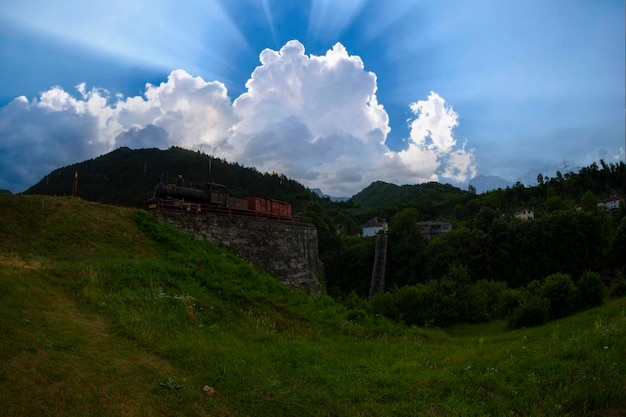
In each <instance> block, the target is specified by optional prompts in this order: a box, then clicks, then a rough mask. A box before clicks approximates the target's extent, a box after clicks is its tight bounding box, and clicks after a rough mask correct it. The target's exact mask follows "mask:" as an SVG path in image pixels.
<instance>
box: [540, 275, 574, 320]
mask: <svg viewBox="0 0 626 417" xmlns="http://www.w3.org/2000/svg"><path fill="white" fill-rule="evenodd" d="M541 295H542V296H543V297H544V298H546V299H547V300H548V301H549V302H550V318H560V317H565V316H567V315H568V314H570V313H572V312H573V311H574V306H575V304H576V299H577V297H578V289H577V288H576V286H575V285H574V282H573V281H572V279H571V278H570V276H569V274H562V273H556V274H552V275H550V276H548V277H547V278H546V282H545V283H544V284H543V288H542V289H541Z"/></svg>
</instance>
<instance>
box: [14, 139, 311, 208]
mask: <svg viewBox="0 0 626 417" xmlns="http://www.w3.org/2000/svg"><path fill="white" fill-rule="evenodd" d="M209 167H210V170H209ZM75 173H78V187H77V196H78V197H81V198H82V199H85V200H89V201H96V202H100V203H105V204H115V205H121V206H128V207H143V206H144V205H145V202H146V199H147V198H149V197H150V196H152V194H153V192H154V188H155V186H156V184H157V183H158V182H159V181H161V180H163V179H164V177H166V178H167V182H174V181H175V179H176V177H178V175H182V176H183V178H184V180H185V182H186V184H188V185H191V186H193V185H200V184H203V183H205V182H209V181H211V182H216V183H219V184H224V185H226V186H227V187H228V188H229V189H230V193H231V194H232V195H233V196H237V197H243V196H246V195H255V196H259V197H265V198H274V199H277V200H283V201H287V202H289V203H291V204H292V205H293V206H294V209H295V210H296V211H298V210H301V209H302V207H304V206H305V205H306V203H307V202H309V201H312V200H317V199H318V197H317V196H316V195H315V194H314V193H312V192H311V191H309V190H308V189H307V188H306V187H304V186H303V185H302V184H300V183H298V182H297V181H294V180H291V179H289V178H287V177H285V176H284V175H279V174H276V173H273V174H264V173H260V172H258V171H257V170H256V169H254V168H247V167H244V166H242V165H240V164H237V163H230V162H227V161H225V160H223V159H219V158H214V157H211V156H209V155H206V154H203V153H200V152H194V151H190V150H186V149H182V148H177V147H171V148H169V149H166V150H160V149H156V148H152V149H129V148H119V149H116V150H115V151H113V152H110V153H108V154H105V155H102V156H100V157H98V158H95V159H91V160H88V161H84V162H80V163H76V164H73V165H69V166H66V167H63V168H59V169H57V170H54V171H53V172H51V173H50V174H48V175H46V176H45V177H43V178H42V179H41V181H39V182H38V183H37V184H35V185H33V186H32V187H30V188H29V189H28V190H26V191H25V192H24V193H25V194H37V195H55V196H69V195H72V187H73V183H74V176H75Z"/></svg>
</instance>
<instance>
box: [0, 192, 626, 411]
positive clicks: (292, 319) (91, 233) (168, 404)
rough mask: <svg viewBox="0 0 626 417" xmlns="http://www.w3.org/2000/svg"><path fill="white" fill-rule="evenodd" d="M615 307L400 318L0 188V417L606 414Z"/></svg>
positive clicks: (81, 205)
mask: <svg viewBox="0 0 626 417" xmlns="http://www.w3.org/2000/svg"><path fill="white" fill-rule="evenodd" d="M625 307H626V299H618V300H611V302H610V303H609V304H608V305H606V306H603V307H601V308H596V309H593V310H589V311H587V312H583V313H581V314H578V315H575V316H572V317H569V318H566V319H563V320H560V321H556V322H552V323H550V324H548V325H545V326H543V327H539V328H535V329H522V330H517V331H505V330H503V329H502V325H501V323H494V324H491V325H482V326H471V327H463V326H457V327H455V328H451V329H447V330H446V331H445V332H444V331H441V330H423V329H417V328H404V327H401V326H398V325H395V324H392V323H389V322H387V321H385V320H383V319H381V318H377V317H362V316H360V315H348V312H347V311H346V310H345V309H344V308H343V307H341V306H339V305H337V304H335V303H334V302H333V301H332V300H331V299H329V298H328V297H321V298H319V299H311V298H309V297H308V296H306V295H305V294H302V293H299V292H295V291H292V290H290V289H288V288H285V287H282V286H281V285H279V284H278V283H277V282H276V281H275V280H273V279H272V278H271V277H269V276H267V275H266V274H264V273H261V272H259V271H258V270H255V269H253V268H252V267H250V266H249V265H248V264H246V263H245V262H243V261H241V260H240V259H238V258H236V257H234V256H233V255H231V254H229V253H227V252H224V251H222V250H221V249H219V248H217V247H215V246H213V245H210V244H208V243H206V242H198V241H194V240H193V239H192V238H190V237H189V236H186V235H184V234H182V233H180V232H177V231H175V230H173V229H172V228H170V227H169V226H167V225H164V224H160V223H157V222H156V221H155V220H154V219H153V218H152V217H151V216H150V215H149V214H147V213H145V212H141V211H133V210H130V209H122V208H119V207H113V206H103V205H98V204H94V203H87V202H84V201H80V200H76V199H69V198H54V197H41V196H0V334H1V335H2V343H1V345H0V403H1V404H3V410H2V414H3V415H6V416H25V415H39V416H46V415H68V416H84V415H91V416H100V415H101V416H137V415H141V416H162V415H181V416H183V415H190V416H191V415H193V416H493V415H496V416H497V415H507V416H510V415H518V416H557V415H558V416H568V415H569V416H581V415H582V416H606V415H609V416H610V415H614V416H619V415H624V414H625V413H626V411H625V410H626V402H625V400H624V398H625V394H626V393H625V389H626V379H625V375H626V359H625V358H624V352H626V341H625V339H626V337H625V336H626V318H625V317H624V309H625ZM353 316H354V317H356V316H358V318H359V319H358V322H354V321H349V320H347V319H346V317H353ZM205 385H208V386H210V387H212V388H213V389H214V395H207V394H205V393H204V391H203V387H204V386H205Z"/></svg>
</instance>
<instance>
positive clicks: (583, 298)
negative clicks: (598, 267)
mask: <svg viewBox="0 0 626 417" xmlns="http://www.w3.org/2000/svg"><path fill="white" fill-rule="evenodd" d="M576 287H577V288H578V294H579V301H578V307H579V308H581V309H586V308H591V307H597V306H600V305H602V302H603V301H604V296H605V294H606V287H605V286H604V284H603V283H602V279H601V278H600V274H598V273H596V272H591V271H585V272H584V273H583V274H582V275H581V277H580V278H579V279H578V282H576Z"/></svg>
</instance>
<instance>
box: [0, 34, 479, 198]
mask: <svg viewBox="0 0 626 417" xmlns="http://www.w3.org/2000/svg"><path fill="white" fill-rule="evenodd" d="M76 91H77V94H75V95H72V94H70V93H69V92H66V91H64V90H63V89H62V88H59V87H52V88H50V89H49V90H48V91H45V92H43V93H41V95H40V96H39V97H38V98H36V99H33V100H32V101H28V99H26V98H25V97H18V98H16V99H15V100H13V101H12V102H11V103H9V104H8V105H7V106H5V107H2V108H0V165H1V166H2V167H3V168H2V170H1V171H0V173H1V175H0V188H7V189H10V190H12V191H22V190H23V189H25V188H27V187H28V186H30V185H33V184H34V183H36V182H37V181H38V180H39V179H40V178H41V177H42V176H43V175H45V174H47V173H48V172H49V171H51V170H53V169H55V168H58V167H60V166H64V165H68V164H71V163H75V162H79V161H82V160H85V159H88V158H93V157H96V156H98V155H101V154H103V153H106V152H109V151H111V150H113V149H115V148H117V147H119V146H128V147H133V148H141V147H159V148H166V147H169V146H171V145H177V146H184V147H188V148H198V147H200V146H202V148H203V150H205V151H206V152H210V153H212V154H215V155H217V156H219V157H223V158H226V159H227V160H230V161H237V162H240V163H242V164H244V165H249V166H255V167H256V168H257V169H259V170H262V171H276V172H280V173H284V174H285V175H287V176H289V177H291V178H294V179H296V180H299V181H301V182H302V183H304V184H305V185H307V186H309V187H311V188H321V189H322V190H323V191H324V192H326V193H329V194H332V195H346V196H349V195H352V194H354V193H356V192H358V191H360V190H361V189H362V188H363V187H365V186H367V185H368V184H369V183H370V182H372V181H375V180H383V181H390V182H396V183H419V182H424V181H435V180H439V179H440V178H445V179H449V180H452V181H457V182H465V181H467V180H469V179H470V178H471V177H472V176H474V175H475V174H476V169H475V165H474V156H473V152H472V150H471V149H470V150H466V148H465V144H463V145H462V146H460V147H459V146H457V141H456V139H455V138H454V135H453V130H454V128H455V127H456V126H457V125H458V116H457V114H456V113H455V112H454V110H453V109H452V107H451V106H449V105H447V104H446V102H445V100H444V99H443V98H442V97H440V96H439V95H438V94H436V93H434V92H431V93H430V95H429V96H428V98H427V99H425V100H419V101H416V102H415V103H412V104H410V106H409V107H410V109H411V111H412V112H413V116H414V117H413V118H412V120H409V121H408V122H409V126H410V136H409V137H408V138H407V139H406V141H407V148H406V149H404V150H402V151H400V152H393V151H391V150H390V149H389V148H388V147H387V146H386V144H385V141H386V138H387V135H388V134H389V132H390V127H389V117H388V115H387V112H386V111H385V109H384V107H383V106H382V105H381V104H380V103H378V100H377V97H376V92H377V80H376V75H375V74H374V73H372V72H370V71H367V70H366V69H365V65H364V63H363V61H362V60H361V58H359V57H358V56H354V55H350V54H349V53H348V51H347V50H346V48H345V47H344V46H343V45H341V44H340V43H337V44H335V45H334V46H333V47H332V49H330V50H329V51H327V52H326V54H325V55H322V56H315V55H307V54H306V53H305V49H304V46H303V45H302V44H301V43H300V42H298V41H290V42H287V43H286V44H285V45H284V46H283V47H282V48H281V49H280V50H278V51H274V50H270V49H266V50H264V51H263V52H261V54H260V65H259V66H258V67H257V68H256V69H255V70H254V72H253V73H252V74H251V76H250V79H249V80H248V82H247V83H246V91H245V92H244V93H243V94H242V95H241V96H239V97H238V98H236V99H235V100H234V101H231V98H230V97H229V95H228V91H227V89H226V87H225V85H224V84H223V83H221V82H219V81H212V82H207V81H205V80H203V79H202V78H200V77H194V76H192V75H190V74H188V73H187V72H185V71H184V70H175V71H172V72H171V74H170V75H169V76H168V78H167V80H166V81H164V82H162V83H161V84H159V85H152V84H146V88H145V92H144V94H143V95H141V96H134V97H123V96H121V95H115V96H113V97H112V96H111V95H110V94H109V92H107V91H106V90H102V89H98V88H92V89H91V90H88V89H87V87H86V85H85V84H80V85H78V86H77V87H76Z"/></svg>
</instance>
